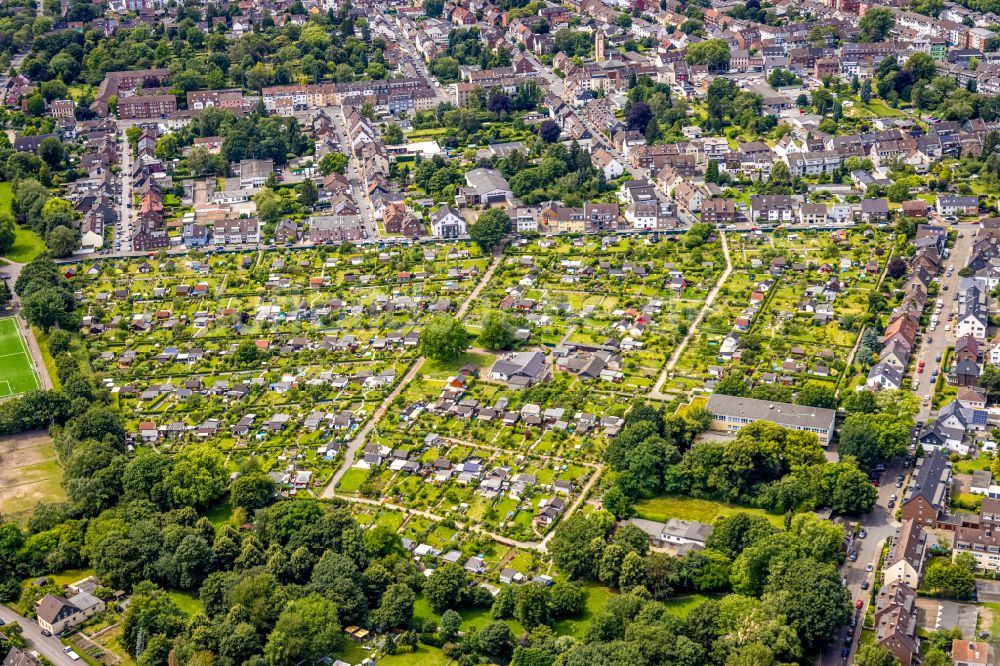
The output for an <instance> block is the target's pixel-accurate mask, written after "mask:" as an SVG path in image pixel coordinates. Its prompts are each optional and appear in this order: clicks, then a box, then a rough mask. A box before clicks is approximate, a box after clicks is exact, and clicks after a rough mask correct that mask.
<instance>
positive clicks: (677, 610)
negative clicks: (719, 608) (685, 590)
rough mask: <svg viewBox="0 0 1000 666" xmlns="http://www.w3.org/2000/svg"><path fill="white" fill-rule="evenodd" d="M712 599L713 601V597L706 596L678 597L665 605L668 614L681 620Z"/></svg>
mask: <svg viewBox="0 0 1000 666" xmlns="http://www.w3.org/2000/svg"><path fill="white" fill-rule="evenodd" d="M710 599H712V597H707V596H705V595H704V594H691V595H688V596H685V597H677V598H676V599H671V600H670V601H665V602H664V603H663V605H664V606H666V607H667V612H668V613H670V614H671V615H676V616H677V617H679V618H686V617H687V616H688V614H689V613H690V612H691V611H692V610H694V609H695V608H697V607H698V606H700V605H701V604H703V603H704V602H706V601H709V600H710Z"/></svg>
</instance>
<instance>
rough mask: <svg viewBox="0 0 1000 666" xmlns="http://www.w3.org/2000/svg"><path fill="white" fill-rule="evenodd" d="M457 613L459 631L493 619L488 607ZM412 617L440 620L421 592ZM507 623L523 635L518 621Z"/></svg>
mask: <svg viewBox="0 0 1000 666" xmlns="http://www.w3.org/2000/svg"><path fill="white" fill-rule="evenodd" d="M602 603H603V602H602ZM458 613H459V615H461V616H462V624H460V625H459V627H458V628H459V631H469V630H470V629H477V630H478V629H482V628H483V626H485V625H486V624H487V623H489V622H492V621H493V618H492V617H490V609H489V608H463V609H461V610H459V611H458ZM413 617H414V618H419V619H421V620H424V621H427V620H433V621H434V622H440V621H441V616H440V615H438V614H437V613H435V612H434V611H433V610H432V609H431V606H430V604H429V603H428V602H427V597H425V596H424V595H423V594H422V593H421V594H418V595H417V599H416V601H414V602H413ZM507 625H508V626H509V627H510V633H512V634H514V637H515V638H517V637H520V636H522V635H524V633H525V632H524V627H522V626H521V624H520V623H519V622H517V621H515V620H507Z"/></svg>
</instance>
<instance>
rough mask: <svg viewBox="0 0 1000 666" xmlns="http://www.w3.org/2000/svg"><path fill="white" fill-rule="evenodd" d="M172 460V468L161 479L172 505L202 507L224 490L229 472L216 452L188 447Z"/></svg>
mask: <svg viewBox="0 0 1000 666" xmlns="http://www.w3.org/2000/svg"><path fill="white" fill-rule="evenodd" d="M174 458H175V459H174V464H173V466H172V467H171V468H170V471H169V472H168V473H167V474H166V475H165V476H164V478H163V486H164V489H165V491H166V493H167V496H168V497H169V498H170V502H171V504H172V506H175V507H182V506H191V507H195V508H203V507H206V506H208V505H209V504H210V503H211V502H212V501H213V500H215V499H218V498H219V497H221V496H222V494H223V493H224V492H225V491H226V482H227V480H228V479H229V471H228V470H227V469H226V461H225V458H223V456H222V454H221V453H220V452H219V451H218V449H216V448H213V447H211V446H188V447H185V448H184V449H183V450H181V452H180V453H178V454H177V455H176V456H175V457H174Z"/></svg>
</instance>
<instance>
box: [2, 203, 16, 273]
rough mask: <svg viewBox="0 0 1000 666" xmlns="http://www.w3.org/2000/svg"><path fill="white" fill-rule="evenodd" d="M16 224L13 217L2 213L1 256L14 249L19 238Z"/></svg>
mask: <svg viewBox="0 0 1000 666" xmlns="http://www.w3.org/2000/svg"><path fill="white" fill-rule="evenodd" d="M15 224H16V223H15V222H14V216H13V215H11V214H10V213H8V212H6V211H4V212H0V254H7V253H8V252H9V251H10V248H12V247H14V241H15V240H16V238H17V228H16V227H15V226H14V225H15ZM5 284H6V283H5Z"/></svg>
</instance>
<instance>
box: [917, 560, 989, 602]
mask: <svg viewBox="0 0 1000 666" xmlns="http://www.w3.org/2000/svg"><path fill="white" fill-rule="evenodd" d="M924 585H926V586H927V587H928V588H930V589H931V590H933V591H935V592H937V593H938V594H940V595H941V596H944V597H951V598H954V599H967V598H968V597H970V596H971V595H972V592H973V591H974V590H975V589H976V579H975V578H974V577H973V575H972V572H970V571H969V570H968V569H967V568H966V567H964V566H962V565H961V564H959V563H957V562H950V561H946V560H944V559H943V558H940V557H938V558H934V559H933V560H931V563H930V565H928V567H927V573H926V574H925V576H924Z"/></svg>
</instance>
